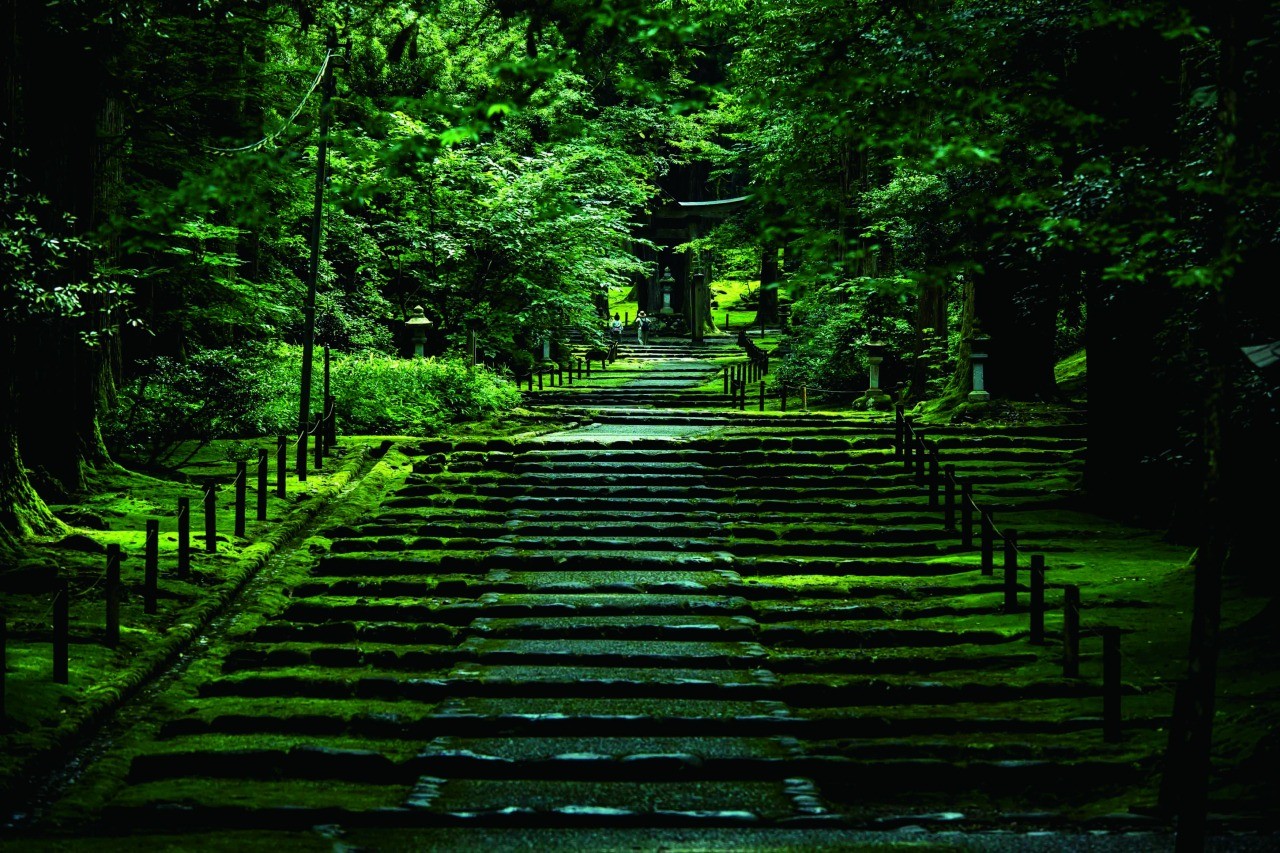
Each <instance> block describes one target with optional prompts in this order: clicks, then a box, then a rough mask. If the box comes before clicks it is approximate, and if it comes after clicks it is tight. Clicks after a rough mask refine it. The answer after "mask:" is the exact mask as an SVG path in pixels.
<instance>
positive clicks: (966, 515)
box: [960, 481, 973, 550]
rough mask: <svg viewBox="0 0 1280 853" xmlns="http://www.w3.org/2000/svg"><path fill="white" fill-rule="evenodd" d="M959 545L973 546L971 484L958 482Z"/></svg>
mask: <svg viewBox="0 0 1280 853" xmlns="http://www.w3.org/2000/svg"><path fill="white" fill-rule="evenodd" d="M960 547H961V548H964V549H966V550H967V549H969V548H972V547H973V485H972V484H971V483H969V482H968V481H965V482H963V483H961V484H960Z"/></svg>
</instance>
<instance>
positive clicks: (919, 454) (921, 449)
mask: <svg viewBox="0 0 1280 853" xmlns="http://www.w3.org/2000/svg"><path fill="white" fill-rule="evenodd" d="M916 436H917V437H918V439H919V442H918V443H917V444H916V446H915V448H914V451H915V455H916V485H917V486H923V485H924V481H925V476H924V466H925V457H926V456H928V455H929V447H928V445H926V444H925V441H924V433H922V432H920V431H919V430H916Z"/></svg>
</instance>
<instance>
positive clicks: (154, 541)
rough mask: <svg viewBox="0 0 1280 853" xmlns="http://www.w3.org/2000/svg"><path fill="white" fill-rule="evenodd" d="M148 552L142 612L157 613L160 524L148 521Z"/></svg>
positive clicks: (144, 558)
mask: <svg viewBox="0 0 1280 853" xmlns="http://www.w3.org/2000/svg"><path fill="white" fill-rule="evenodd" d="M146 542H147V545H146V552H145V555H144V557H143V561H144V562H143V569H142V610H143V612H144V613H155V612H156V586H157V585H158V584H159V582H160V522H159V521H158V520H156V519H154V518H148V519H147V539H146Z"/></svg>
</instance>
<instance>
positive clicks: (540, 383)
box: [538, 370, 542, 391]
mask: <svg viewBox="0 0 1280 853" xmlns="http://www.w3.org/2000/svg"><path fill="white" fill-rule="evenodd" d="M538 390H539V391H541V390H542V371H541V370H539V371H538Z"/></svg>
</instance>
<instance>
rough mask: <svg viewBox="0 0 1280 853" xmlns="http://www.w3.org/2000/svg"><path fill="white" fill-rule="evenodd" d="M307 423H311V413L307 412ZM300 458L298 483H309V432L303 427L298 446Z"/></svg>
mask: <svg viewBox="0 0 1280 853" xmlns="http://www.w3.org/2000/svg"><path fill="white" fill-rule="evenodd" d="M307 423H311V413H310V412H307ZM296 451H297V457H298V466H297V474H298V482H299V483H305V482H306V481H307V430H306V427H303V429H302V432H301V433H300V434H299V435H298V446H297V448H296Z"/></svg>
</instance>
